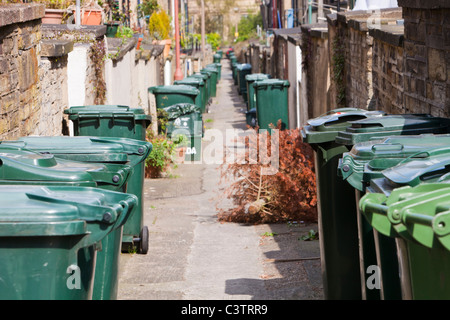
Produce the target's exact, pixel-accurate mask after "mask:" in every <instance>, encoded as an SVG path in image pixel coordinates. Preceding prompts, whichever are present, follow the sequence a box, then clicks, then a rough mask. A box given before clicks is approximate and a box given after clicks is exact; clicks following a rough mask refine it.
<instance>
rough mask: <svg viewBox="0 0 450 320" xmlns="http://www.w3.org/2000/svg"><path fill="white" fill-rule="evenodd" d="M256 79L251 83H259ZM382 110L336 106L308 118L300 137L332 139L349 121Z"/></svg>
mask: <svg viewBox="0 0 450 320" xmlns="http://www.w3.org/2000/svg"><path fill="white" fill-rule="evenodd" d="M265 81H268V80H263V81H258V82H255V83H254V84H253V86H255V85H259V84H260V83H261V82H265ZM384 115H385V112H383V111H368V110H364V109H358V108H338V109H334V110H331V111H328V112H326V113H324V114H323V115H321V116H319V117H317V118H313V119H309V120H308V121H307V123H308V124H307V125H305V126H304V127H303V128H302V130H301V133H302V139H303V141H304V142H306V143H309V144H317V143H324V142H330V141H334V140H335V138H336V136H337V134H338V132H339V131H342V130H345V128H347V127H348V126H350V123H351V121H355V120H360V119H367V118H371V117H377V118H378V117H382V116H384Z"/></svg>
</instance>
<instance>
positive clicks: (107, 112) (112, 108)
mask: <svg viewBox="0 0 450 320" xmlns="http://www.w3.org/2000/svg"><path fill="white" fill-rule="evenodd" d="M64 113H65V114H68V115H69V119H71V120H75V119H78V118H79V117H80V115H82V116H88V117H89V116H93V117H133V118H134V119H135V120H145V121H147V122H150V121H151V116H150V115H147V114H145V111H144V109H143V108H131V107H129V106H124V105H87V106H72V107H69V108H67V109H64Z"/></svg>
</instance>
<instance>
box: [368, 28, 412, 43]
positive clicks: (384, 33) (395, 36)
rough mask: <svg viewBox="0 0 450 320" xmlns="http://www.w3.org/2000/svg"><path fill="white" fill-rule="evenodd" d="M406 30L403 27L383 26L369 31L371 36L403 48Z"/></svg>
mask: <svg viewBox="0 0 450 320" xmlns="http://www.w3.org/2000/svg"><path fill="white" fill-rule="evenodd" d="M404 29H405V28H404V26H403V25H392V26H390V25H381V26H380V27H379V28H372V29H369V35H370V36H372V37H373V38H374V39H377V40H380V41H383V42H386V43H388V44H390V45H393V46H395V47H403V40H404V38H405V37H404Z"/></svg>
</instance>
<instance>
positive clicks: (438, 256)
mask: <svg viewBox="0 0 450 320" xmlns="http://www.w3.org/2000/svg"><path fill="white" fill-rule="evenodd" d="M441 152H442V150H441ZM435 153H440V152H435ZM444 153H447V155H443V154H441V157H439V158H440V160H438V161H441V160H443V161H445V162H447V161H448V157H449V155H448V151H447V152H445V151H444ZM434 160H437V159H436V158H435V159H434ZM414 161H415V160H414ZM421 162H422V165H426V166H427V165H428V164H429V163H430V162H429V160H428V161H421ZM441 164H443V163H441ZM416 165H419V166H420V164H418V163H416ZM407 166H408V167H409V168H405V167H403V168H401V170H400V172H398V171H397V169H398V168H396V167H393V168H391V169H389V171H390V172H389V174H387V175H386V178H387V181H386V179H384V178H377V179H374V180H372V181H371V185H370V188H371V189H372V192H370V193H367V194H366V195H365V196H363V197H362V198H361V200H360V208H361V211H362V213H363V214H364V216H365V217H366V218H367V219H368V221H370V223H371V224H372V225H373V227H374V228H375V229H376V230H377V231H378V232H379V233H381V234H384V235H386V236H388V237H392V238H394V239H395V241H396V245H397V247H396V248H397V258H398V264H399V273H400V277H401V287H402V297H403V299H405V300H410V299H414V300H448V299H450V290H449V288H450V278H449V276H448V275H449V270H450V247H449V234H450V231H449V224H448V222H449V218H450V217H449V212H450V211H449V203H450V202H449V200H450V184H449V183H448V177H447V176H446V175H448V170H446V171H447V173H444V172H445V171H443V170H442V166H441V167H440V168H438V166H437V165H436V164H435V165H434V166H433V168H432V169H428V168H422V169H421V170H419V171H420V173H418V172H416V169H417V167H414V165H413V164H412V162H409V163H408V165H407ZM400 167H402V166H401V165H400ZM413 167H414V168H413ZM410 169H413V170H414V172H416V173H415V174H414V173H413V174H412V175H413V176H415V177H414V178H412V179H409V180H410V182H412V186H402V185H397V184H394V185H393V184H392V183H395V182H394V181H395V180H396V179H395V178H394V180H391V179H390V178H388V176H389V175H390V174H393V177H395V176H396V175H397V174H399V173H400V174H401V175H403V174H404V173H405V171H409V170H410ZM436 170H437V171H436ZM394 172H395V173H394ZM431 176H433V177H432V178H430V177H431ZM402 178H405V177H402ZM400 180H404V179H400ZM419 180H421V181H419Z"/></svg>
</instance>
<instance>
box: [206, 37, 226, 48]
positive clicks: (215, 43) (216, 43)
mask: <svg viewBox="0 0 450 320" xmlns="http://www.w3.org/2000/svg"><path fill="white" fill-rule="evenodd" d="M206 42H207V43H208V44H210V45H211V48H213V50H216V49H217V48H219V47H220V45H221V43H222V38H221V37H220V34H218V33H208V34H207V35H206Z"/></svg>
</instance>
